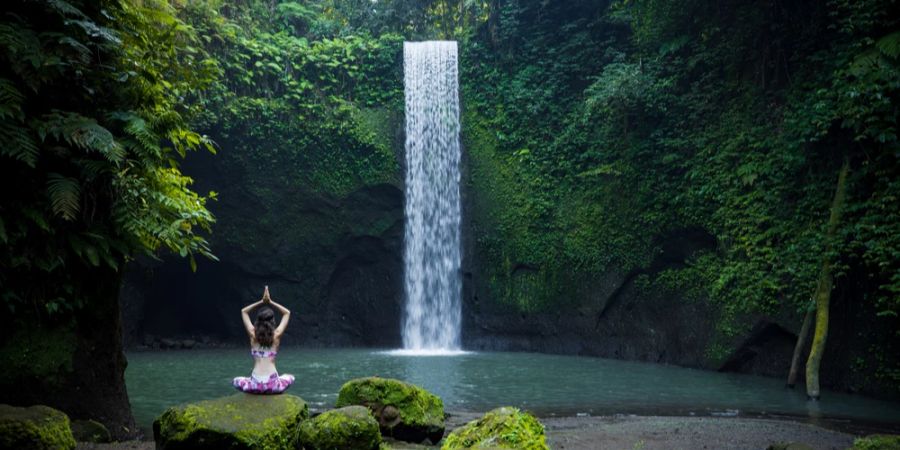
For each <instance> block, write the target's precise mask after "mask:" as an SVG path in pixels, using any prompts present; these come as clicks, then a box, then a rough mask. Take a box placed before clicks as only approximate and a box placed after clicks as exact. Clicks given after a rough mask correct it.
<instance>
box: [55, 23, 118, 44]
mask: <svg viewBox="0 0 900 450" xmlns="http://www.w3.org/2000/svg"><path fill="white" fill-rule="evenodd" d="M66 25H77V26H78V27H79V28H81V30H82V31H84V33H85V34H87V35H88V36H90V37H93V38H99V39H102V40H104V41H107V42H111V43H113V44H121V43H122V39H121V38H119V35H118V34H116V32H115V31H113V30H111V29H109V28H106V27H102V26H100V25H97V24H96V23H94V22H93V21H90V20H67V21H66Z"/></svg>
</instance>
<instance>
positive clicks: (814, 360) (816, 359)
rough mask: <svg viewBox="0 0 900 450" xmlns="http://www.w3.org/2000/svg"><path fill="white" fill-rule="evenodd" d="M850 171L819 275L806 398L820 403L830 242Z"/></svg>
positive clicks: (838, 195) (835, 205) (838, 196)
mask: <svg viewBox="0 0 900 450" xmlns="http://www.w3.org/2000/svg"><path fill="white" fill-rule="evenodd" d="M849 171H850V163H849V161H848V160H846V159H845V160H844V165H843V166H842V167H841V172H840V175H839V176H838V183H837V188H836V189H835V192H834V199H833V200H832V202H831V217H829V219H828V229H827V230H826V231H825V240H826V244H825V261H824V262H823V263H822V272H820V274H819V282H818V283H817V285H816V295H815V299H816V333H815V335H814V336H813V342H812V348H810V350H809V359H807V360H806V395H807V396H808V397H809V398H810V399H811V400H818V399H819V366H820V365H821V363H822V353H823V352H824V351H825V340H826V339H827V338H828V308H829V306H830V303H831V288H832V286H833V285H834V277H833V275H832V273H831V268H832V267H831V266H832V264H833V261H831V258H830V257H829V256H828V254H829V253H831V241H832V240H833V238H834V234H835V232H836V231H837V225H838V223H839V222H840V220H841V209H843V206H844V197H845V196H846V192H847V173H848V172H849Z"/></svg>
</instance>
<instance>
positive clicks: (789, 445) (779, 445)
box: [766, 442, 813, 450]
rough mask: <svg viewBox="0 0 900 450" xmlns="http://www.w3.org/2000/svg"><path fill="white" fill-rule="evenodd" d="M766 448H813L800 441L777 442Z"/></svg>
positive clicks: (770, 449) (797, 449)
mask: <svg viewBox="0 0 900 450" xmlns="http://www.w3.org/2000/svg"><path fill="white" fill-rule="evenodd" d="M766 450H813V448H812V447H810V446H808V445H806V444H803V443H800V442H779V443H777V444H772V445H770V446H769V447H768V448H767V449H766Z"/></svg>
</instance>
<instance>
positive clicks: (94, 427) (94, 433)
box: [72, 420, 112, 444]
mask: <svg viewBox="0 0 900 450" xmlns="http://www.w3.org/2000/svg"><path fill="white" fill-rule="evenodd" d="M72 435H73V436H75V440H76V441H78V442H94V443H98V444H101V443H105V442H112V436H111V435H110V434H109V430H108V429H106V427H105V426H103V424H102V423H100V422H97V421H95V420H73V421H72Z"/></svg>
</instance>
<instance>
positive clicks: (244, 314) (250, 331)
mask: <svg viewBox="0 0 900 450" xmlns="http://www.w3.org/2000/svg"><path fill="white" fill-rule="evenodd" d="M263 302H264V301H263V300H260V301H258V302H255V303H251V304H249V305H247V306H245V307H243V308H241V320H243V321H244V329H245V330H247V336H249V337H250V339H253V336H254V334H255V333H256V329H255V328H253V322H251V321H250V311H253V308H256V307H257V306H259V305H261V304H263Z"/></svg>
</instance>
